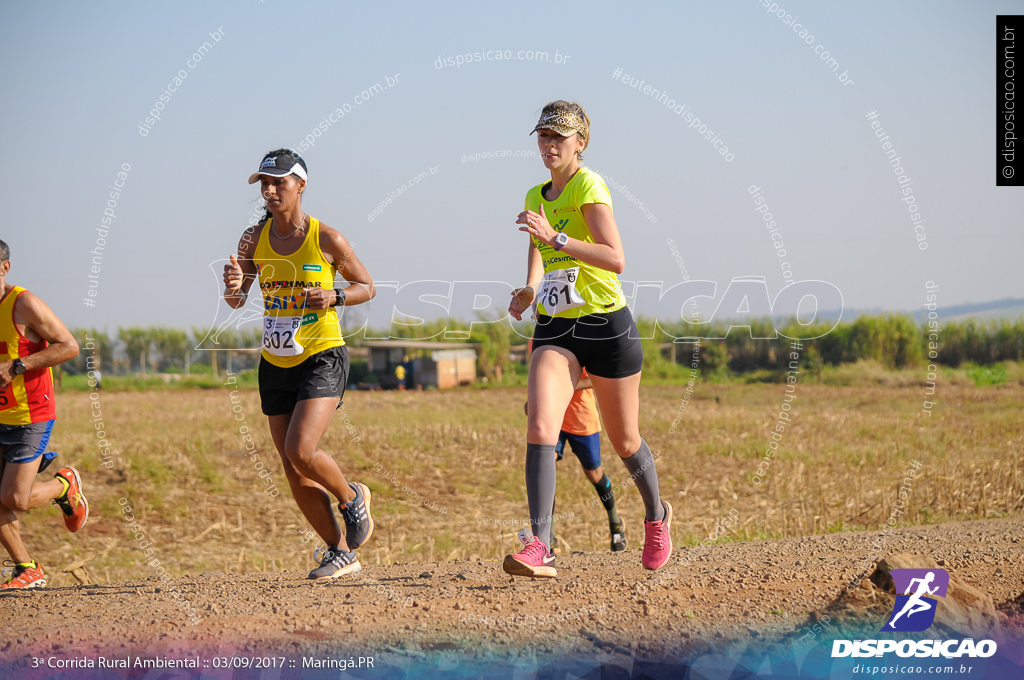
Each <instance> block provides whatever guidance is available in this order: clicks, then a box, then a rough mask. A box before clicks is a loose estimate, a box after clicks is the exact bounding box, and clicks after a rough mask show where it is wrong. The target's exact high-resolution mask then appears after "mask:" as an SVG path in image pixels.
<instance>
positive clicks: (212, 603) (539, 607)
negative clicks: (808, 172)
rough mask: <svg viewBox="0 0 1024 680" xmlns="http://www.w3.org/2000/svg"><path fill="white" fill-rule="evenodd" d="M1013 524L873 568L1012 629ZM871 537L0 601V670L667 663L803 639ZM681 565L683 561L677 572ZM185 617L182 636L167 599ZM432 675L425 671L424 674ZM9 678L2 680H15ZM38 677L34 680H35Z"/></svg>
mask: <svg viewBox="0 0 1024 680" xmlns="http://www.w3.org/2000/svg"><path fill="white" fill-rule="evenodd" d="M1022 536H1024V519H1001V520H988V521H977V522H963V523H957V524H943V525H935V526H927V527H910V528H904V529H900V530H898V531H897V532H896V533H895V536H894V537H893V538H891V539H890V540H889V543H888V545H887V551H886V552H887V553H888V554H895V553H899V552H908V553H916V554H922V555H928V556H930V557H932V558H933V559H935V560H936V561H937V562H938V564H939V565H941V566H943V567H944V568H945V569H946V570H947V571H949V572H950V574H951V575H953V576H955V577H958V578H960V579H962V580H963V581H965V582H967V583H969V584H972V585H974V586H976V587H978V588H979V589H981V590H982V591H984V592H987V593H988V594H989V595H991V596H992V598H993V600H994V602H995V603H996V604H997V606H1001V607H1002V610H1003V612H1004V613H1005V614H1007V615H1008V619H1007V620H1006V621H1005V622H1004V623H1005V624H1007V627H1008V628H1009V629H1011V630H1012V629H1015V628H1016V629H1017V630H1019V628H1020V624H1021V622H1022V621H1024V616H1022V615H1021V613H1020V610H1019V609H1018V608H1017V606H1016V605H1014V604H1013V603H1012V602H1013V600H1015V598H1017V597H1018V596H1020V595H1021V593H1022V592H1024V551H1022V550H1024V544H1022V543H1021V537H1022ZM875 538H876V534H868V533H850V534H833V535H826V536H814V537H807V538H799V539H786V540H778V541H763V542H747V543H732V544H726V545H717V546H711V547H709V548H708V549H707V550H705V551H698V550H697V549H696V548H692V547H691V548H677V549H676V551H675V553H674V555H673V560H672V562H670V565H669V566H667V567H666V568H665V569H664V570H662V571H660V572H657V573H656V574H651V573H650V572H644V571H643V570H642V569H641V567H640V555H639V551H637V550H629V551H627V552H624V553H615V554H613V553H594V552H588V553H581V552H578V553H573V554H571V555H562V556H560V557H559V558H558V561H557V567H558V570H559V576H558V578H557V579H556V580H554V581H531V580H528V579H516V580H515V581H512V580H511V579H510V578H509V577H508V576H506V575H505V574H504V573H503V572H502V571H501V566H500V563H498V562H496V561H480V560H470V561H458V562H440V563H418V564H416V563H414V564H396V565H392V566H366V567H364V570H363V571H362V572H361V573H360V574H358V575H356V576H355V577H353V578H349V579H340V580H337V581H332V582H320V583H312V582H309V581H306V580H305V579H304V576H305V572H298V571H295V572H286V573H276V574H244V575H236V574H232V575H228V576H225V575H223V574H220V573H217V572H213V573H204V574H200V575H199V576H196V577H185V578H179V579H174V580H172V581H170V582H168V583H163V584H160V583H158V582H157V581H156V579H155V578H152V579H147V580H140V581H128V582H119V583H112V584H104V585H99V586H75V587H63V588H52V589H45V590H37V591H18V592H14V593H11V594H7V595H3V596H0V617H2V618H3V620H4V621H7V622H14V621H16V622H17V625H16V626H11V625H8V626H7V627H6V629H5V631H4V635H3V637H2V638H0V664H2V666H0V668H2V667H6V668H7V669H8V670H14V671H16V670H18V669H21V670H24V669H25V668H26V667H27V665H28V664H29V663H31V662H30V659H31V658H32V657H41V658H48V657H51V656H56V657H58V658H73V657H82V656H83V655H87V656H107V657H125V656H126V655H131V656H139V655H141V656H147V655H148V656H153V655H166V656H168V657H171V658H177V657H194V656H199V657H202V658H209V657H215V656H223V655H231V654H273V655H284V656H288V657H293V658H297V657H312V658H344V657H348V656H352V657H353V658H357V657H359V656H366V657H369V656H372V657H374V658H375V660H376V665H375V668H379V667H380V666H381V664H397V665H402V664H403V663H408V662H410V661H412V662H416V661H417V660H419V661H422V660H425V659H431V660H433V661H432V663H435V662H436V663H437V664H442V665H443V664H445V663H449V664H458V663H466V662H468V661H472V660H477V661H479V662H480V663H482V664H486V663H489V661H488V660H493V659H504V660H505V661H509V660H510V659H512V660H514V659H516V658H519V657H522V656H523V655H524V654H527V655H530V657H531V658H533V655H536V657H537V658H542V659H543V658H548V659H556V658H566V657H576V658H588V659H613V658H616V657H622V658H623V659H625V658H638V659H644V658H651V659H655V658H677V659H679V658H683V657H685V656H687V655H689V654H692V653H694V652H701V651H707V650H709V649H713V648H719V649H720V648H722V646H723V645H725V644H726V643H728V642H729V641H735V640H745V639H757V640H761V641H764V642H770V641H774V640H779V639H782V638H784V637H785V636H788V635H798V636H799V635H804V634H806V631H807V630H809V628H808V626H809V616H808V613H809V612H814V611H818V612H820V611H822V610H824V609H825V608H826V607H827V606H828V605H829V603H830V602H832V601H833V600H834V599H835V597H836V596H837V595H838V594H839V593H840V591H841V590H842V589H843V588H845V587H846V585H847V584H848V583H849V582H850V580H851V579H852V578H854V577H855V576H856V575H857V574H858V573H860V571H861V570H862V569H863V568H864V563H865V560H866V559H867V558H868V557H869V556H870V555H871V552H872V550H871V544H872V542H873V541H874V540H875ZM686 560H691V561H690V562H689V563H686ZM175 590H176V591H178V593H180V594H182V595H184V597H185V598H187V599H188V600H189V601H190V602H191V603H192V604H193V605H194V606H195V608H196V610H197V611H198V612H199V616H201V617H202V619H201V620H200V621H198V623H192V622H190V621H189V619H188V618H187V616H186V615H185V614H184V613H183V612H181V611H180V604H179V602H180V601H179V600H177V599H176V598H175V593H174V592H173V591H175ZM438 667H440V666H438ZM19 677H20V676H19ZM40 677H41V676H40Z"/></svg>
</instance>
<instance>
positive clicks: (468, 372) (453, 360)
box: [363, 340, 480, 389]
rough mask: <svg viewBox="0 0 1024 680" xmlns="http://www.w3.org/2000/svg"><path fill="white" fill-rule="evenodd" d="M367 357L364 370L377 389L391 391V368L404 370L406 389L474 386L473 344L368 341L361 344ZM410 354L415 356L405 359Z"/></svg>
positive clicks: (395, 380) (475, 345)
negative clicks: (374, 378)
mask: <svg viewBox="0 0 1024 680" xmlns="http://www.w3.org/2000/svg"><path fill="white" fill-rule="evenodd" d="M363 346H364V347H366V348H367V349H368V350H369V352H370V355H369V357H368V359H367V370H369V371H370V373H372V374H374V375H375V376H377V380H378V381H379V382H380V385H381V387H383V388H384V389H395V388H397V387H398V378H396V377H395V368H397V367H398V366H399V365H402V366H404V367H405V386H406V387H407V388H409V389H417V388H423V387H436V388H438V389H446V388H448V387H458V386H459V385H470V384H472V383H474V382H476V358H477V349H478V348H479V347H480V345H479V344H478V343H475V342H432V341H430V340H371V341H367V342H365V343H363ZM410 354H417V355H419V356H417V357H415V358H412V359H409V358H407V357H409V355H410Z"/></svg>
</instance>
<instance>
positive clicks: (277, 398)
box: [260, 345, 348, 416]
mask: <svg viewBox="0 0 1024 680" xmlns="http://www.w3.org/2000/svg"><path fill="white" fill-rule="evenodd" d="M346 382H348V347H345V346H344V345H342V346H341V347H331V348H330V349H325V350H324V351H322V352H317V353H316V354H314V355H313V356H311V357H309V358H308V359H306V360H305V361H303V362H302V363H301V364H299V365H298V366H293V367H291V368H282V367H280V366H275V365H274V364H272V363H270V362H269V361H267V360H266V359H260V405H261V407H262V409H263V415H265V416H280V415H284V414H285V413H291V412H292V411H294V410H295V404H297V403H298V402H300V401H302V400H304V399H317V398H319V397H337V398H338V399H339V402H338V405H339V406H340V405H341V401H340V399H341V397H342V396H344V394H345V383H346Z"/></svg>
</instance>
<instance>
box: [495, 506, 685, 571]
mask: <svg viewBox="0 0 1024 680" xmlns="http://www.w3.org/2000/svg"><path fill="white" fill-rule="evenodd" d="M661 504H662V505H663V506H664V508H665V518H664V519H662V520H661V521H660V522H648V521H647V520H644V535H645V538H644V552H643V556H642V557H641V558H640V562H641V563H643V565H644V569H650V570H652V571H653V570H655V569H661V568H662V567H663V566H665V563H666V562H668V558H669V557H671V556H672V537H671V536H670V535H669V525H670V524H671V523H672V506H671V505H669V504H668V501H666V500H662V501H661ZM505 561H506V562H507V561H508V558H507V557H506V558H505ZM506 571H507V570H506Z"/></svg>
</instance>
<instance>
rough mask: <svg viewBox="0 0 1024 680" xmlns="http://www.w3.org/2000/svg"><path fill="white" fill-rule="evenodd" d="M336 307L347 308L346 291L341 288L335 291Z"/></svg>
mask: <svg viewBox="0 0 1024 680" xmlns="http://www.w3.org/2000/svg"><path fill="white" fill-rule="evenodd" d="M334 306H335V307H344V306H345V291H344V290H342V289H341V288H335V289H334Z"/></svg>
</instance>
